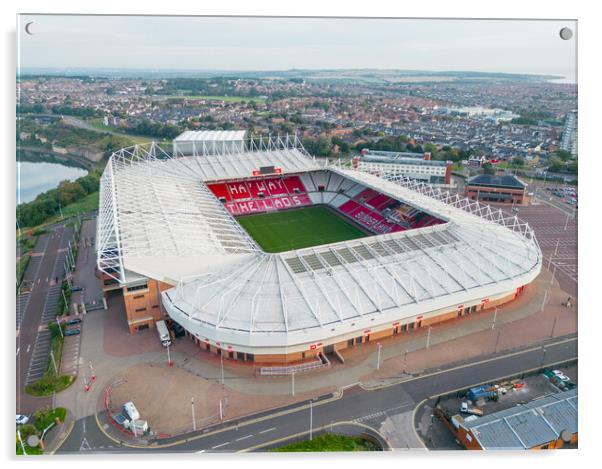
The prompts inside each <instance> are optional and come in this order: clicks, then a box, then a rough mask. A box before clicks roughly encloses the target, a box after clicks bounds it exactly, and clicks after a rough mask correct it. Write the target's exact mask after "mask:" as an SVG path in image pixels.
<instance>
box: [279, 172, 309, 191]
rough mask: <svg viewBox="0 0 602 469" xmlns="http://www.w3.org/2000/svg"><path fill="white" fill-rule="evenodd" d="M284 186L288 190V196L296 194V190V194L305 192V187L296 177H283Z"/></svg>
mask: <svg viewBox="0 0 602 469" xmlns="http://www.w3.org/2000/svg"><path fill="white" fill-rule="evenodd" d="M284 185H285V186H286V188H287V189H288V193H289V194H295V193H296V192H295V189H297V190H298V192H301V193H304V192H307V191H306V190H305V187H304V186H303V183H302V182H301V179H299V177H298V176H289V177H285V178H284Z"/></svg>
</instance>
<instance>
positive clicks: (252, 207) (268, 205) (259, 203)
mask: <svg viewBox="0 0 602 469" xmlns="http://www.w3.org/2000/svg"><path fill="white" fill-rule="evenodd" d="M307 205H312V202H311V199H310V198H309V196H308V195H307V194H299V195H292V196H288V195H285V196H282V197H270V198H267V199H255V200H248V201H241V202H229V203H226V204H224V207H226V209H227V210H228V212H230V213H231V214H232V215H249V214H251V213H262V212H273V211H278V210H284V209H287V208H296V207H305V206H307Z"/></svg>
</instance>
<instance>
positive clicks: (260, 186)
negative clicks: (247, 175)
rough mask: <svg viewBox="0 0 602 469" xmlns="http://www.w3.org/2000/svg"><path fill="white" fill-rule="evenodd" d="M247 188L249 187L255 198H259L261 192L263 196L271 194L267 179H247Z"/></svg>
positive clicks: (252, 196)
mask: <svg viewBox="0 0 602 469" xmlns="http://www.w3.org/2000/svg"><path fill="white" fill-rule="evenodd" d="M247 188H248V189H249V194H250V195H251V198H253V199H257V198H259V194H260V193H261V197H269V196H270V193H269V191H268V188H267V185H266V183H265V180H261V179H260V180H258V181H247Z"/></svg>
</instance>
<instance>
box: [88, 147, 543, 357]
mask: <svg viewBox="0 0 602 469" xmlns="http://www.w3.org/2000/svg"><path fill="white" fill-rule="evenodd" d="M268 164H269V165H274V166H277V167H281V168H282V171H283V173H287V172H289V173H290V172H297V173H298V172H305V171H311V170H318V169H324V167H322V166H320V165H318V164H317V163H316V161H315V160H314V159H313V158H311V157H310V156H309V155H308V154H307V153H306V152H305V151H304V149H303V148H302V147H301V145H300V144H299V142H298V140H297V139H294V140H292V139H291V140H289V139H286V140H281V139H276V140H272V139H270V140H267V141H262V142H255V143H251V144H249V145H248V146H247V150H246V151H245V152H241V153H236V152H233V153H231V154H222V155H219V156H217V155H216V156H202V157H197V156H195V157H186V156H181V155H175V156H174V155H168V154H167V153H165V152H163V151H162V150H161V149H160V148H159V147H158V146H156V145H154V144H153V145H151V146H150V147H140V146H138V147H135V148H134V149H128V150H121V151H120V152H117V153H115V154H114V155H113V156H112V157H111V159H110V161H109V163H108V165H107V169H106V170H105V173H104V174H103V177H102V180H101V207H100V214H99V226H98V241H99V242H98V265H99V268H100V269H101V270H103V271H104V272H106V273H108V274H109V275H112V276H114V277H115V278H116V279H118V280H119V281H120V282H122V283H125V282H126V281H127V280H128V276H127V273H128V272H129V271H131V272H134V273H136V274H139V275H145V276H147V277H149V278H154V279H157V280H161V281H165V282H168V283H171V284H174V285H176V284H177V286H176V287H175V288H172V289H170V290H167V291H165V292H164V293H163V297H164V298H163V303H164V305H165V307H166V309H167V311H168V312H169V314H170V315H171V316H172V317H173V318H174V319H175V320H176V321H178V322H179V323H180V324H182V325H183V326H184V327H185V328H186V329H187V330H189V331H190V332H191V333H193V334H195V335H197V336H198V337H199V338H200V339H201V340H202V339H211V340H212V341H215V342H220V343H223V344H235V346H236V347H237V348H238V349H240V350H242V349H245V347H248V351H251V350H253V351H254V352H256V353H260V352H259V351H257V347H260V348H261V347H264V348H265V350H266V351H269V350H270V348H273V347H287V348H290V350H293V349H294V348H295V347H299V346H301V345H303V344H307V343H308V342H311V341H320V340H327V339H328V338H329V337H332V336H334V335H337V336H339V335H341V334H355V335H357V331H361V330H363V329H365V328H366V327H377V326H378V325H381V324H385V323H389V324H390V321H394V320H399V319H403V318H404V317H408V318H409V317H415V316H416V315H417V314H421V313H425V312H433V311H442V312H443V311H449V308H450V305H452V306H453V307H455V305H461V304H463V303H465V302H470V301H474V300H475V298H483V299H485V298H495V297H496V295H497V296H500V295H504V294H507V293H508V292H509V291H513V290H514V289H516V288H517V287H519V286H522V285H525V284H527V283H529V282H531V281H532V280H533V279H534V278H535V277H536V276H537V275H538V274H539V272H540V270H541V262H542V258H541V250H540V249H539V246H538V244H537V240H536V239H535V236H534V234H533V231H532V230H531V228H530V227H529V225H528V224H526V223H523V222H521V221H520V220H519V219H518V218H517V217H515V216H511V215H508V214H505V213H503V212H502V211H496V210H493V209H491V208H489V207H488V206H484V205H481V204H479V203H478V202H474V201H470V200H467V199H464V198H461V197H459V196H457V195H456V196H451V195H449V194H448V193H445V192H442V191H441V190H440V189H434V188H432V187H430V186H427V185H424V184H422V183H414V182H411V181H408V180H404V179H399V180H394V181H393V180H391V181H389V180H385V179H381V178H378V177H376V176H373V175H370V174H367V173H362V172H359V171H355V170H350V169H343V168H340V167H333V166H329V167H327V168H326V169H328V170H330V171H333V172H336V173H338V174H340V175H342V176H344V177H345V178H348V179H351V180H354V181H356V182H359V183H361V184H363V185H364V186H367V187H372V188H374V189H376V190H378V191H380V192H382V193H385V194H387V195H389V196H391V197H393V198H395V199H398V200H401V201H404V202H407V203H408V204H410V205H413V206H415V207H418V208H420V209H422V210H424V211H426V212H429V213H431V214H432V215H435V216H437V217H438V218H440V219H442V220H445V221H447V222H446V223H443V224H440V225H435V226H430V227H425V228H419V229H414V230H408V231H403V232H396V233H390V234H385V235H379V236H371V237H366V238H361V239H356V240H352V241H344V242H339V243H334V244H330V245H323V246H315V247H311V248H306V249H300V250H296V251H289V252H283V253H279V254H268V253H265V252H263V251H262V250H261V249H260V248H259V247H258V246H257V245H256V243H255V242H254V241H253V240H252V239H251V238H250V237H249V236H248V235H247V233H246V232H245V231H244V230H243V229H242V228H241V227H240V225H239V224H238V223H237V222H236V220H235V219H234V218H233V217H232V216H231V215H230V214H229V213H228V212H227V211H226V210H225V208H224V207H223V205H222V204H221V203H220V202H219V201H218V200H217V199H216V198H215V197H214V196H213V195H212V193H211V192H210V191H209V190H208V188H207V187H206V185H205V184H201V183H200V182H201V181H207V180H213V179H231V178H238V177H248V176H250V173H251V170H252V169H257V168H258V167H259V166H263V165H268ZM453 307H452V309H453ZM360 333H361V332H360ZM352 336H353V335H352ZM301 349H305V348H301Z"/></svg>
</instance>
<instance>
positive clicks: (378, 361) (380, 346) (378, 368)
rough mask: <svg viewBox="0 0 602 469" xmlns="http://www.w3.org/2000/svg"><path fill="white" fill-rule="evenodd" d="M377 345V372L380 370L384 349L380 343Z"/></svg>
mask: <svg viewBox="0 0 602 469" xmlns="http://www.w3.org/2000/svg"><path fill="white" fill-rule="evenodd" d="M376 345H377V348H378V353H377V354H376V370H377V371H378V370H380V350H381V349H382V348H383V346H382V344H381V343H380V342H379V343H378V344H376Z"/></svg>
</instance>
